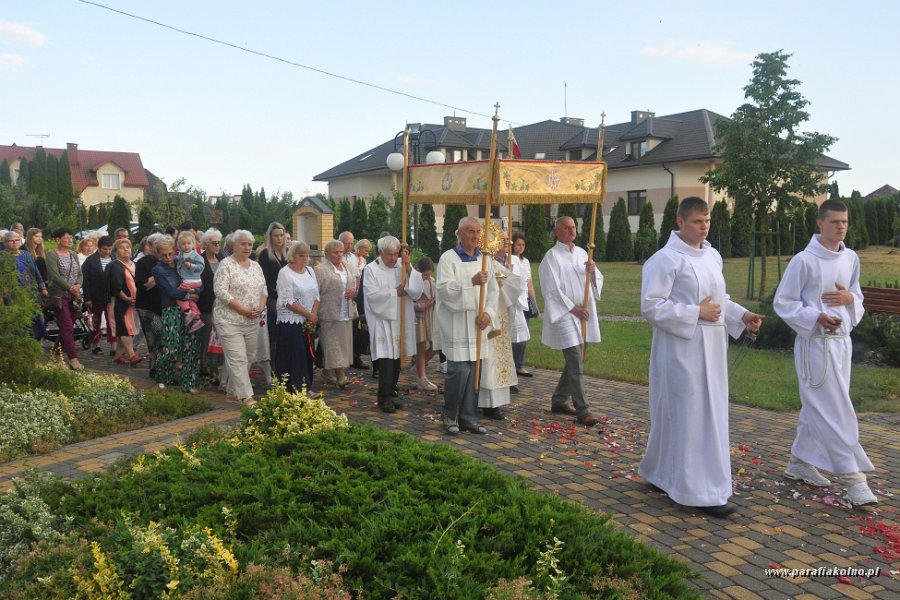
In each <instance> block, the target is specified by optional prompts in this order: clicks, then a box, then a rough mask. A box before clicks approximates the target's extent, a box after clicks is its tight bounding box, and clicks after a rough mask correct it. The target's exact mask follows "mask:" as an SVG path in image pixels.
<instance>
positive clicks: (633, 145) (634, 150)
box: [628, 140, 649, 158]
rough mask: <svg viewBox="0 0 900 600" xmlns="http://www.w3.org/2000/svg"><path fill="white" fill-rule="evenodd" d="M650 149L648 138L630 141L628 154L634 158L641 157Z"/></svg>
mask: <svg viewBox="0 0 900 600" xmlns="http://www.w3.org/2000/svg"><path fill="white" fill-rule="evenodd" d="M648 150H649V147H648V144H647V140H643V141H640V142H629V143H628V155H629V156H631V157H632V158H641V157H642V156H644V155H645V154H647V151H648Z"/></svg>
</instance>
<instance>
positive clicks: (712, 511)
mask: <svg viewBox="0 0 900 600" xmlns="http://www.w3.org/2000/svg"><path fill="white" fill-rule="evenodd" d="M696 509H697V510H699V511H700V512H702V513H703V514H705V515H709V516H711V517H715V518H717V519H724V518H725V517H727V516H728V515H731V514H734V512H735V511H736V510H737V509H736V508H734V507H733V506H732V505H730V504H728V503H727V502H726V503H725V504H722V505H719V506H698V507H696Z"/></svg>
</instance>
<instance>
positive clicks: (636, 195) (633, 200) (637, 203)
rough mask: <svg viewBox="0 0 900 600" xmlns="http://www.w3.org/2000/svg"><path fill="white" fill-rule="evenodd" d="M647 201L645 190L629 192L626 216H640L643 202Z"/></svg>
mask: <svg viewBox="0 0 900 600" xmlns="http://www.w3.org/2000/svg"><path fill="white" fill-rule="evenodd" d="M646 201H647V190H631V191H629V192H628V214H629V215H630V216H637V215H639V214H641V209H642V208H643V207H644V202H646Z"/></svg>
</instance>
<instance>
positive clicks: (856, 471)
mask: <svg viewBox="0 0 900 600" xmlns="http://www.w3.org/2000/svg"><path fill="white" fill-rule="evenodd" d="M847 216H848V213H847V206H846V205H845V204H844V203H843V202H840V201H837V200H826V201H825V202H823V203H822V206H820V207H819V217H818V219H817V220H816V223H817V224H818V226H819V231H820V232H821V233H819V234H818V235H814V236H813V237H812V239H811V240H810V242H809V244H808V245H807V246H806V249H805V250H803V252H800V253H799V254H798V255H797V256H795V257H794V258H793V259H791V262H790V263H788V267H787V270H785V272H784V279H782V280H781V283H780V284H779V285H778V289H777V290H776V291H775V300H774V304H773V307H774V309H775V312H776V313H778V316H779V317H781V318H782V319H784V321H785V323H787V324H788V325H789V326H790V327H791V329H793V330H794V331H796V332H797V339H796V340H795V342H794V365H795V367H796V369H797V378H798V379H799V383H800V402H801V404H802V407H801V409H800V420H799V423H798V424H797V436H796V438H794V445H793V446H792V447H791V458H790V460H789V462H788V465H787V468H786V469H785V471H784V475H785V477H787V478H788V479H799V480H803V481H804V482H806V483H808V484H810V485H814V486H817V487H826V486H828V485H831V481H829V479H828V478H826V477H825V476H823V475H822V474H821V473H819V471H818V469H824V470H825V471H828V472H829V473H835V474H836V475H837V476H838V478H839V479H840V480H841V483H843V484H845V485H846V486H847V497H848V499H849V500H850V502H851V503H852V504H853V505H854V506H862V505H865V504H875V503H877V502H878V498H876V497H875V494H873V493H872V490H870V489H869V486H868V484H867V483H866V475H865V473H863V471H872V470H874V469H875V467H874V466H873V465H872V461H870V460H869V457H868V456H866V452H865V450H863V448H862V446H861V445H860V443H859V427H858V425H857V422H856V412H855V411H854V410H853V404H852V402H851V401H850V358H851V356H852V354H853V344H852V343H851V341H850V332H851V331H852V330H853V328H854V327H855V326H856V325H857V324H858V323H859V321H860V320H861V319H862V316H863V313H864V312H865V310H864V309H863V296H862V290H861V289H860V287H859V257H858V256H857V255H856V253H855V252H853V250H850V249H849V248H847V247H846V246H844V238H845V237H846V235H847V225H848V221H847Z"/></svg>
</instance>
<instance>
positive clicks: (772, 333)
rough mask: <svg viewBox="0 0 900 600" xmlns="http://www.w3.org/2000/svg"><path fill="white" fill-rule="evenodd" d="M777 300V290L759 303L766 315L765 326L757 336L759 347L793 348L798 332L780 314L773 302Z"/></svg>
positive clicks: (761, 310)
mask: <svg viewBox="0 0 900 600" xmlns="http://www.w3.org/2000/svg"><path fill="white" fill-rule="evenodd" d="M774 300H775V292H772V293H771V294H769V295H768V296H767V297H766V298H765V300H762V301H761V302H760V303H759V309H760V312H761V313H762V314H763V315H764V316H765V319H763V326H762V327H760V329H759V335H758V336H757V337H756V347H757V348H793V347H794V338H795V337H797V334H796V333H794V330H793V329H791V328H790V326H789V325H788V324H787V323H785V322H784V320H783V319H782V318H781V317H779V316H778V314H777V313H776V312H775V309H774V308H773V306H772V304H773V302H774Z"/></svg>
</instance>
